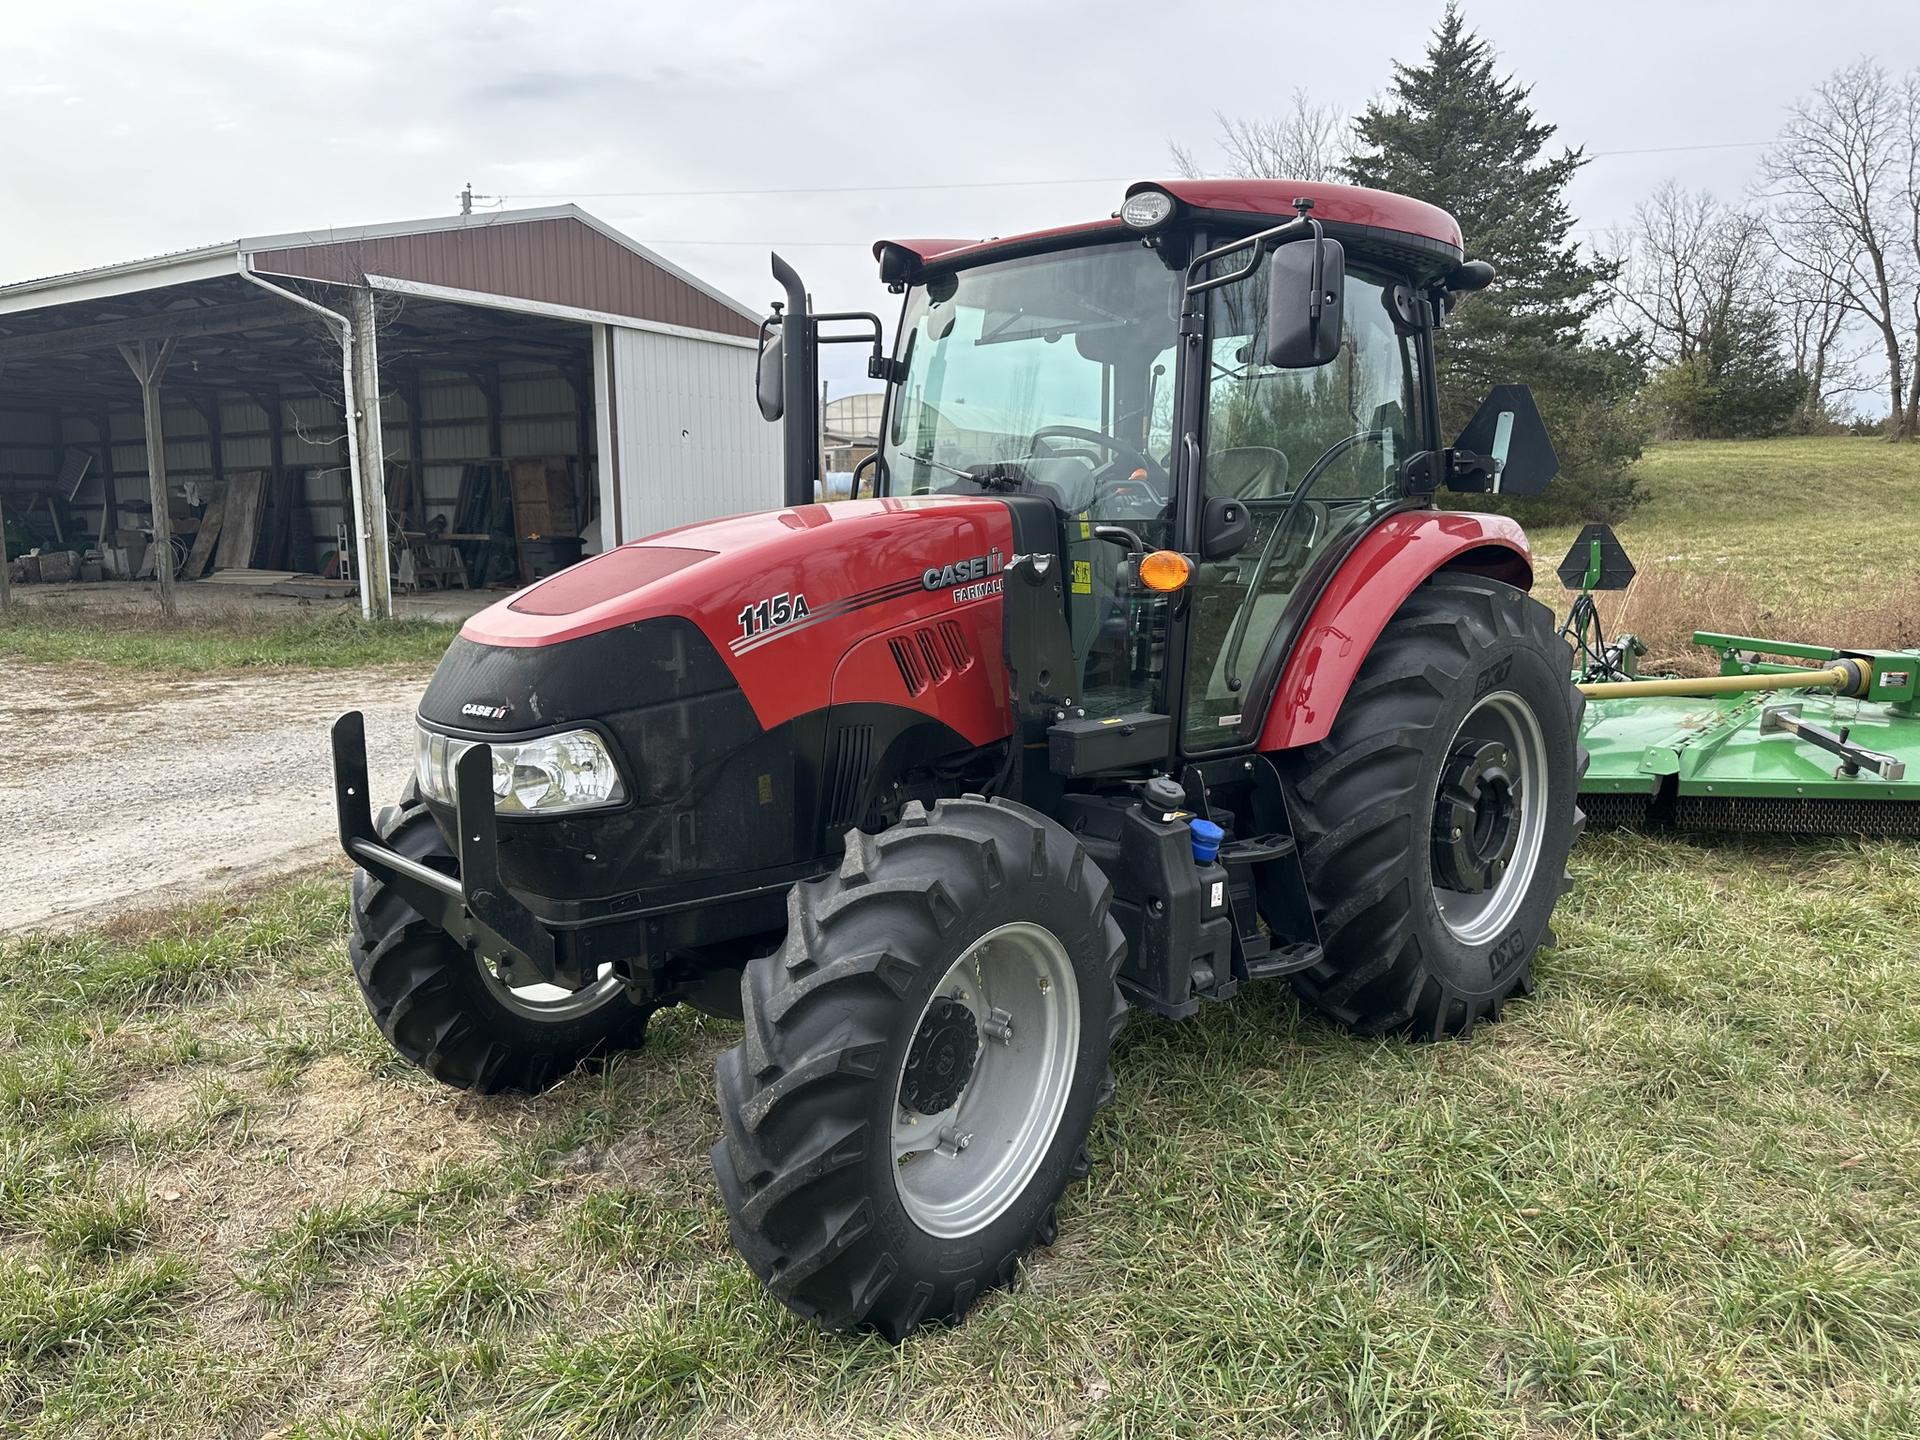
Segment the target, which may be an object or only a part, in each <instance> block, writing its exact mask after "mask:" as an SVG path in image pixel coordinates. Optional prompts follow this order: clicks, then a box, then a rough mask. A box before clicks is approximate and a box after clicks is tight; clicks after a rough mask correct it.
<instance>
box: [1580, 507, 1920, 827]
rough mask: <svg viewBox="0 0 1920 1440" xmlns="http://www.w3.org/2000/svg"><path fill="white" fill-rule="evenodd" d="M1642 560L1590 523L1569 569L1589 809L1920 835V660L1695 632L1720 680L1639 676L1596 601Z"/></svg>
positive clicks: (1660, 820) (1604, 822)
mask: <svg viewBox="0 0 1920 1440" xmlns="http://www.w3.org/2000/svg"><path fill="white" fill-rule="evenodd" d="M1633 574H1634V571H1633V565H1632V562H1631V561H1629V560H1628V558H1627V556H1626V552H1625V551H1624V550H1623V549H1622V548H1621V546H1620V542H1619V541H1618V540H1617V539H1615V538H1614V535H1613V533H1612V531H1610V530H1608V529H1607V527H1606V526H1604V525H1589V526H1588V527H1587V528H1586V529H1585V530H1584V531H1582V532H1581V534H1580V538H1579V539H1578V540H1576V541H1575V542H1574V545H1573V548H1572V550H1571V551H1569V552H1568V554H1567V558H1566V560H1565V561H1563V562H1562V564H1561V566H1560V578H1561V581H1562V583H1563V584H1565V585H1566V586H1567V588H1568V589H1570V590H1577V591H1578V592H1579V594H1578V596H1577V597H1576V598H1575V600H1574V602H1573V606H1572V609H1571V611H1570V612H1569V614H1568V616H1567V621H1566V624H1565V626H1564V627H1563V628H1562V631H1561V633H1562V635H1563V637H1564V638H1565V639H1566V640H1567V641H1568V642H1569V644H1570V645H1571V646H1572V647H1573V656H1574V680H1575V682H1576V683H1577V685H1578V688H1579V690H1580V692H1581V693H1582V694H1583V695H1585V696H1586V697H1587V708H1586V714H1585V718H1584V720H1583V723H1582V727H1581V740H1582V742H1583V743H1584V744H1585V746H1586V748H1587V752H1588V754H1589V756H1590V757H1591V763H1590V764H1589V765H1588V767H1587V773H1586V777H1585V779H1584V780H1583V781H1582V782H1581V786H1580V804H1581V806H1582V808H1583V809H1585V811H1586V812H1587V816H1588V818H1589V820H1590V821H1592V823H1594V824H1595V825H1599V826H1608V825H1612V826H1636V827H1637V826H1649V827H1672V828H1676V829H1683V830H1723V831H1726V830H1731V831H1750V832H1765V833H1774V834H1788V835H1915V836H1920V712H1917V711H1916V696H1920V684H1917V682H1920V651H1913V650H1869V649H1853V648H1849V647H1846V646H1836V645H1817V644H1805V643H1801V642H1797V641H1787V640H1770V639H1764V638H1761V637H1757V636H1750V635H1721V634H1715V633H1712V632H1709V631H1696V632H1695V633H1694V636H1693V643H1694V644H1696V645H1699V646H1701V647H1703V648H1705V649H1707V650H1709V651H1712V652H1713V653H1714V654H1716V655H1717V656H1718V657H1719V662H1720V664H1719V674H1717V675H1706V676H1681V675H1657V674H1642V673H1640V669H1639V663H1640V660H1641V659H1642V657H1644V655H1645V654H1646V647H1645V646H1644V645H1642V644H1641V642H1640V641H1639V639H1638V638H1636V637H1635V636H1633V635H1630V634H1621V635H1618V636H1616V637H1614V638H1612V639H1609V638H1607V636H1606V635H1605V633H1604V632H1603V630H1602V627H1601V623H1600V614H1599V611H1598V609H1597V608H1596V607H1595V605H1594V600H1593V593H1594V592H1595V591H1596V590H1619V589H1625V588H1626V586H1627V585H1628V584H1629V583H1631V581H1632V579H1633Z"/></svg>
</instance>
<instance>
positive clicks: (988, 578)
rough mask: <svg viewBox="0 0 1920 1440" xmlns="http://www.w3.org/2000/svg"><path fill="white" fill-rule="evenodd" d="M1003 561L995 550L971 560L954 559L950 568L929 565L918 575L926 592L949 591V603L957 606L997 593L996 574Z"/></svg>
mask: <svg viewBox="0 0 1920 1440" xmlns="http://www.w3.org/2000/svg"><path fill="white" fill-rule="evenodd" d="M1006 563H1007V562H1006V560H1005V559H1004V558H1003V557H1002V556H1001V554H1000V552H999V551H998V550H997V549H996V550H989V551H988V552H987V553H986V554H984V555H975V556H974V557H973V558H972V559H971V560H956V561H954V562H953V564H951V565H929V566H928V567H927V568H926V569H925V570H924V571H922V572H921V575H920V583H921V585H922V586H924V587H925V588H926V589H928V590H949V589H950V590H952V591H953V603H954V604H956V605H960V604H963V603H965V602H966V601H968V600H978V599H979V598H980V597H981V596H983V595H998V594H999V593H1000V572H1001V571H1002V570H1003V569H1005V568H1006Z"/></svg>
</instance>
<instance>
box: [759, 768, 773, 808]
mask: <svg viewBox="0 0 1920 1440" xmlns="http://www.w3.org/2000/svg"><path fill="white" fill-rule="evenodd" d="M760 803H761V804H762V805H771V804H772V803H773V776H771V775H762V776H761V777H760Z"/></svg>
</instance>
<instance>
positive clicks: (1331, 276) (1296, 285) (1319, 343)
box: [1266, 238, 1347, 370]
mask: <svg viewBox="0 0 1920 1440" xmlns="http://www.w3.org/2000/svg"><path fill="white" fill-rule="evenodd" d="M1346 280H1347V252H1346V251H1345V250H1344V249H1342V248H1341V245H1340V242H1339V241H1338V240H1328V239H1325V238H1322V239H1318V240H1296V241H1294V242H1293V243H1292V244H1291V245H1282V246H1281V247H1280V248H1279V249H1278V250H1275V251H1274V252H1273V258H1272V259H1271V260H1269V261H1268V262H1267V353H1266V361H1267V364H1269V365H1273V366H1277V367H1278V368H1280V369H1282V370H1311V369H1314V368H1316V367H1317V366H1321V365H1327V364H1331V363H1332V361H1333V358H1334V356H1336V355H1338V354H1339V353H1340V328H1341V318H1342V315H1343V310H1342V302H1343V300H1344V299H1345V295H1346V288H1347V286H1346Z"/></svg>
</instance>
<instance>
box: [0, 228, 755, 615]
mask: <svg viewBox="0 0 1920 1440" xmlns="http://www.w3.org/2000/svg"><path fill="white" fill-rule="evenodd" d="M758 334H759V322H758V319H757V317H756V316H755V314H754V312H752V311H750V310H749V309H747V308H746V307H745V306H743V305H741V304H740V303H739V302H737V301H735V300H733V299H731V298H729V297H728V296H726V295H723V294H721V293H720V292H719V291H718V290H715V289H714V288H713V287H712V286H710V285H707V284H706V283H704V282H703V281H701V280H699V279H698V278H696V277H695V276H693V275H690V274H688V273H687V272H686V271H684V270H682V269H680V268H679V267H678V266H675V265H673V264H672V263H670V262H669V261H667V260H665V259H663V258H661V257H660V256H658V255H656V254H654V253H653V252H651V251H649V250H647V249H646V248H645V247H643V246H641V245H639V244H637V243H635V242H634V241H632V240H630V239H628V238H627V237H625V236H623V235H621V234H620V233H619V232H618V231H616V230H614V229H612V228H611V227H610V226H608V225H606V224H604V223H603V222H601V221H599V220H597V219H595V218H594V217H593V216H591V215H589V214H587V213H586V212H585V211H583V210H581V209H579V208H578V207H576V206H572V205H566V206H557V207H550V208H543V209H537V210H520V211H502V212H495V213H492V214H487V215H463V216H457V217H451V218H447V219H437V220H422V221H412V222H402V223H397V224H388V225H370V226H364V227H359V228H354V229H330V230H322V231H313V232H307V233H302V234H290V235H271V236H260V237H254V238H251V239H244V240H237V241H232V242H228V243H225V244H220V245H211V246H207V247H205V248H203V249H199V250H191V251H185V252H181V253H178V254H173V255H163V256H158V257H155V258H153V259H147V260H136V261H130V262H127V263H125V264H119V265H109V266H103V267H100V268H98V269H92V270H86V271H80V272H77V273H74V274H69V275H58V276H52V277H49V278H46V279H41V280H29V281H25V282H22V283H19V284H14V285H7V286H0V506H4V512H5V515H6V518H7V523H8V534H9V536H10V537H11V539H12V542H13V548H14V549H15V550H16V551H18V550H20V549H22V548H25V547H26V546H28V545H30V544H33V543H35V542H38V543H39V544H40V545H43V546H48V547H53V549H54V550H57V551H58V552H59V553H61V554H62V555H63V556H64V557H67V558H69V559H70V558H71V557H74V556H80V555H87V556H93V557H97V559H96V560H95V561H94V562H93V563H95V564H98V565H99V566H100V567H101V568H102V569H104V570H107V571H109V572H111V571H113V570H124V571H126V572H128V573H138V571H140V570H142V569H144V570H146V571H148V572H150V573H151V575H152V577H153V578H154V579H156V580H157V581H158V582H159V583H160V587H161V590H162V593H163V598H165V599H167V600H168V601H169V603H170V601H171V588H172V585H173V583H174V580H175V577H176V576H178V577H179V578H181V579H183V580H185V581H188V582H190V581H191V580H192V579H194V578H197V577H198V576H200V575H203V574H207V573H211V572H213V571H215V570H219V569H241V570H244V569H258V570H263V571H270V572H300V573H310V574H317V575H327V576H331V577H332V578H333V580H334V581H335V582H336V583H338V584H339V585H341V586H342V587H343V588H344V587H345V586H346V585H347V584H349V583H351V584H354V585H356V586H357V588H358V591H359V594H360V597H361V609H362V612H363V613H365V614H368V615H376V616H377V615H385V614H388V613H391V607H392V594H393V590H394V588H395V586H396V585H398V586H401V587H403V588H405V587H424V588H431V587H434V586H450V585H475V584H488V585H501V584H508V585H511V584H517V583H524V581H525V580H526V579H528V578H532V576H533V575H534V574H537V573H543V569H542V567H547V568H550V567H551V566H552V565H554V564H557V563H564V562H565V561H567V560H568V559H571V558H573V557H574V556H576V555H577V554H579V553H580V552H581V550H582V548H583V547H584V548H585V549H586V550H588V551H589V552H591V551H595V550H600V549H605V548H609V547H611V546H613V545H615V544H618V543H620V542H622V541H625V540H630V539H635V538H637V537H639V536H641V535H645V534H650V533H652V532H654V531H656V530H660V529H664V528H666V527H668V526H672V525H678V524H682V523H685V522H687V521H691V520H698V519H705V518H709V517H712V516H716V515H725V514H730V513H737V512H740V511H745V510H753V509H762V508H766V507H769V506H773V505H777V504H778V503H779V500H780V449H779V446H780V438H779V433H778V429H777V427H775V426H771V425H768V424H766V423H765V422H764V421H763V420H761V418H760V416H759V413H758V411H757V409H756V408H755V406H754V401H753V367H754V359H755V354H756V349H757V337H758ZM163 555H164V556H167V557H168V558H169V559H171V560H172V561H173V562H174V563H173V564H171V565H167V564H163V563H162V562H161V557H162V556H163Z"/></svg>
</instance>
